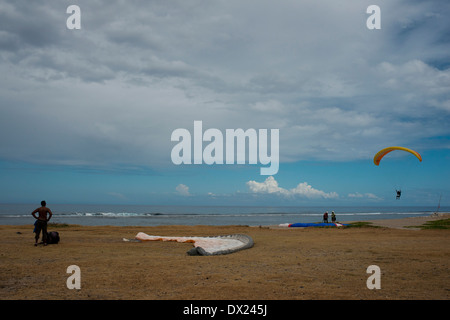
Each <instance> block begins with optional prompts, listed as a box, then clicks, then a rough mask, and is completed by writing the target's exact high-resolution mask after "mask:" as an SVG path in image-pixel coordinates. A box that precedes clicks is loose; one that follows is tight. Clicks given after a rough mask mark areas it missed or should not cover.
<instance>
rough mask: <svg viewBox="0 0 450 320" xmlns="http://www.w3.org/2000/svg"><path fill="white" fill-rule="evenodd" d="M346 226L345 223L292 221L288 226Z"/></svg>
mask: <svg viewBox="0 0 450 320" xmlns="http://www.w3.org/2000/svg"><path fill="white" fill-rule="evenodd" d="M340 226H347V224H340V223H339V224H336V223H301V222H299V223H292V224H290V225H289V227H340Z"/></svg>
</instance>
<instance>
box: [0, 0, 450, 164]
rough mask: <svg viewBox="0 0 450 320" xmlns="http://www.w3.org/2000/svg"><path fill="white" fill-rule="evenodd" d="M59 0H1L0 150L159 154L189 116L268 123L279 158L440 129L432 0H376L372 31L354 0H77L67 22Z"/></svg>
mask: <svg viewBox="0 0 450 320" xmlns="http://www.w3.org/2000/svg"><path fill="white" fill-rule="evenodd" d="M69 2H70V1H67V2H63V3H59V4H55V3H54V2H52V1H43V2H39V3H36V2H30V1H4V2H2V4H1V5H0V73H1V74H2V75H6V76H3V77H2V78H1V79H0V112H1V115H2V116H1V119H0V133H1V138H0V139H1V140H0V141H1V145H2V148H1V151H0V157H1V158H3V159H17V160H23V161H39V162H43V163H74V164H86V165H114V164H117V163H127V164H131V165H148V166H159V165H161V166H164V165H167V164H169V165H170V164H171V162H170V149H171V147H172V143H171V141H170V134H171V132H172V131H173V130H174V129H176V128H180V127H183V128H187V129H190V130H191V129H192V125H193V121H194V120H203V124H204V126H205V129H206V127H214V128H219V129H226V128H239V127H241V128H279V129H280V143H281V144H280V158H281V161H296V160H301V159H326V160H330V159H333V160H334V159H342V160H348V159H360V158H367V157H369V156H370V155H371V154H372V153H373V152H374V150H376V149H378V148H379V147H382V146H385V145H386V144H408V145H409V146H411V147H415V146H416V147H418V146H420V147H421V148H426V147H429V146H430V145H429V144H427V141H428V140H429V139H433V137H437V136H445V135H448V134H449V129H448V126H447V123H448V120H449V111H450V110H449V109H450V102H449V101H450V94H449V91H448V88H449V85H450V69H448V52H449V49H450V48H449V47H450V46H449V38H448V34H449V31H450V26H449V22H448V19H447V17H448V16H449V15H450V5H448V4H446V3H445V2H442V1H427V2H421V1H419V2H411V1H379V5H380V7H381V9H382V29H381V30H374V31H370V30H368V29H367V28H366V27H365V20H366V19H367V14H366V13H365V9H366V8H367V6H368V5H370V4H371V3H369V2H368V1H362V2H361V1H347V2H345V5H344V4H343V3H342V2H339V3H337V2H335V1H321V2H320V3H318V2H317V1H283V2H279V1H250V0H249V1H214V2H210V1H207V2H205V1H181V0H180V1H170V2H168V1H133V2H129V1H115V2H110V1H79V2H78V3H77V4H78V5H79V6H80V7H81V10H82V29H81V30H67V29H66V27H65V20H66V18H67V17H68V15H67V14H66V13H65V9H66V7H67V6H68V5H69V4H72V3H69ZM444 120H445V121H444ZM440 143H441V145H439V144H438V142H434V144H433V145H432V146H433V147H438V148H442V147H448V146H446V145H442V144H443V143H446V142H445V140H442V141H441V142H440ZM342 150H350V151H351V152H345V153H343V152H342Z"/></svg>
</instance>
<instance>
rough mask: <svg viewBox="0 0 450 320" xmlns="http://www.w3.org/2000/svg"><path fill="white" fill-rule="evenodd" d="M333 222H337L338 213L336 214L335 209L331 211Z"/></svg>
mask: <svg viewBox="0 0 450 320" xmlns="http://www.w3.org/2000/svg"><path fill="white" fill-rule="evenodd" d="M331 222H333V223H335V222H336V215H335V214H334V211H331Z"/></svg>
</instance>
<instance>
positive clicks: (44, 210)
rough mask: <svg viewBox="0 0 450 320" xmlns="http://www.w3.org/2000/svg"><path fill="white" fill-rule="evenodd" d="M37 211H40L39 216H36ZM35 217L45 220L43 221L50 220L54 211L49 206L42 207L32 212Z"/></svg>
mask: <svg viewBox="0 0 450 320" xmlns="http://www.w3.org/2000/svg"><path fill="white" fill-rule="evenodd" d="M36 213H39V216H38V217H36ZM47 213H48V218H47ZM31 214H32V215H33V217H35V218H36V219H38V220H43V221H49V220H50V218H51V217H52V215H53V214H52V211H51V210H50V209H49V208H47V207H40V208H37V209H36V210H34V211H33V212H32V213H31Z"/></svg>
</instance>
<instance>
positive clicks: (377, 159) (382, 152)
mask: <svg viewBox="0 0 450 320" xmlns="http://www.w3.org/2000/svg"><path fill="white" fill-rule="evenodd" d="M394 150H402V151H406V152H409V153H412V154H413V155H415V156H416V157H417V159H419V161H422V156H421V155H420V154H419V153H418V152H416V151H414V150H411V149H408V148H404V147H388V148H384V149H382V150H380V151H378V152H377V154H376V155H375V157H373V163H375V165H377V166H378V165H379V164H380V161H381V159H382V158H383V157H384V156H385V155H386V154H388V153H389V152H391V151H394Z"/></svg>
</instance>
